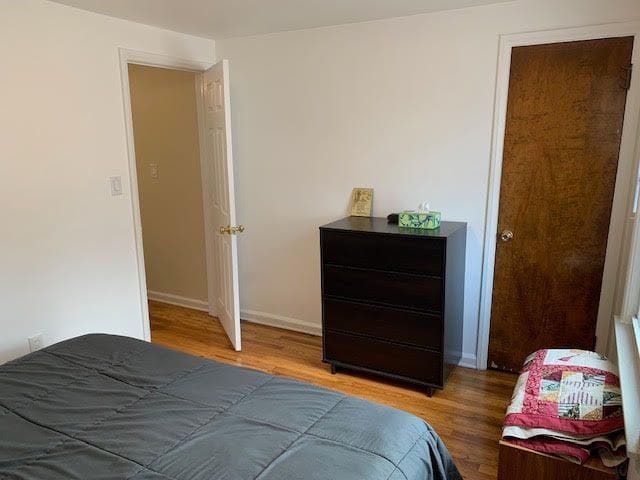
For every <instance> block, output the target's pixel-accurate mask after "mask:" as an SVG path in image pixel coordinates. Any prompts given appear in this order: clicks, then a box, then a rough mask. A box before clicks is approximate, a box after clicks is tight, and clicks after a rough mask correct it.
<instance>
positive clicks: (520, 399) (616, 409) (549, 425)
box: [503, 349, 626, 466]
mask: <svg viewBox="0 0 640 480" xmlns="http://www.w3.org/2000/svg"><path fill="white" fill-rule="evenodd" d="M623 428H624V421H623V417H622V399H621V395H620V380H619V378H618V375H617V369H616V367H615V365H613V364H612V363H611V362H609V361H607V359H606V358H604V357H602V356H600V355H598V354H597V353H594V352H589V351H585V350H569V349H552V350H539V351H537V352H535V353H533V354H531V355H530V356H529V357H528V358H527V359H526V361H525V364H524V367H523V369H522V372H521V374H520V377H519V378H518V382H517V384H516V388H515V391H514V395H513V398H512V400H511V405H510V406H509V408H508V410H507V416H506V418H505V421H504V430H503V437H504V438H506V439H508V440H509V441H510V442H512V443H516V444H519V445H522V446H524V447H527V448H530V449H533V450H537V451H542V452H545V453H552V454H556V455H559V456H562V457H564V458H567V459H569V460H571V461H574V462H577V463H584V462H585V461H586V460H588V459H589V457H590V455H591V451H593V450H595V451H597V452H598V453H599V454H600V455H601V457H602V459H603V462H604V463H605V465H609V466H615V465H618V464H619V463H621V462H622V461H624V460H625V458H626V456H625V453H624V448H623V446H624V432H623Z"/></svg>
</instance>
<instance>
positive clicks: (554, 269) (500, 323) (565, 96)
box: [489, 37, 633, 371]
mask: <svg viewBox="0 0 640 480" xmlns="http://www.w3.org/2000/svg"><path fill="white" fill-rule="evenodd" d="M632 48H633V37H624V38H610V39H601V40H589V41H581V42H568V43H556V44H550V45H533V46H525V47H517V48H514V49H513V51H512V56H511V73H510V81H509V97H508V103H507V117H506V130H505V139H504V155H503V165H502V180H501V186H500V210H499V214H498V240H497V248H496V263H495V274H494V284H493V304H492V310H491V333H490V338H489V367H490V368H498V369H502V370H511V371H517V370H519V368H520V367H521V366H522V362H523V361H524V359H525V358H526V356H527V355H528V354H529V353H531V352H533V351H535V350H537V349H540V348H553V347H571V348H584V349H593V347H594V345H595V329H596V320H597V314H598V305H599V301H600V290H601V286H602V272H603V269H604V258H605V251H606V247H607V237H608V233H609V220H610V216H611V207H612V203H613V192H614V186H615V179H616V171H617V168H618V156H619V150H620V138H621V134H622V122H623V117H624V108H625V101H626V96H627V89H626V81H625V80H626V77H627V71H628V67H629V66H630V63H631V52H632ZM503 232H504V233H505V238H504V240H503V239H502V238H501V233H503ZM509 232H512V233H513V237H512V238H509Z"/></svg>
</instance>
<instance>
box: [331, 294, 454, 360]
mask: <svg viewBox="0 0 640 480" xmlns="http://www.w3.org/2000/svg"><path fill="white" fill-rule="evenodd" d="M322 308H323V312H322V313H323V318H324V328H325V329H327V330H333V331H337V332H345V333H357V334H360V335H367V336H370V337H377V338H379V339H382V340H388V341H391V342H398V343H404V344H407V345H415V346H417V347H421V348H429V349H432V350H436V351H441V350H442V319H441V317H440V316H439V315H429V314H423V313H417V312H410V311H407V310H398V309H395V308H388V307H381V306H376V305H366V304H361V303H354V302H345V301H342V300H336V299H331V298H325V299H324V300H323V302H322Z"/></svg>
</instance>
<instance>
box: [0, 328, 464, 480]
mask: <svg viewBox="0 0 640 480" xmlns="http://www.w3.org/2000/svg"><path fill="white" fill-rule="evenodd" d="M0 478H2V479H29V480H31V479H37V480H42V479H66V480H68V479H133V480H167V479H173V480H183V479H190V480H191V479H193V480H196V479H198V480H199V479H203V480H204V479H207V480H212V479H252V480H253V479H260V480H274V479H277V480H283V479H306V480H308V479H345V480H349V479H368V480H376V479H384V480H400V479H403V480H418V479H420V480H432V479H433V480H459V479H460V478H461V477H460V475H459V473H458V471H457V469H456V467H455V465H454V464H453V461H452V459H451V457H450V455H449V453H448V451H447V449H446V448H445V446H444V445H443V444H442V442H441V440H440V439H439V437H438V435H437V434H436V433H435V432H434V431H433V429H432V428H431V427H430V426H429V425H428V424H426V423H425V422H424V421H423V420H421V419H419V418H417V417H415V416H413V415H410V414H408V413H405V412H402V411H399V410H395V409H392V408H388V407H385V406H382V405H377V404H374V403H370V402H367V401H364V400H360V399H358V398H354V397H351V396H347V395H343V394H341V393H337V392H333V391H330V390H325V389H322V388H318V387H315V386H312V385H309V384H306V383H303V382H298V381H294V380H290V379H287V378H282V377H278V376H272V375H268V374H265V373H262V372H258V371H255V370H250V369H246V368H238V367H234V366H230V365H226V364H222V363H218V362H214V361H211V360H207V359H203V358H199V357H194V356H191V355H186V354H184V353H179V352H176V351H173V350H169V349H166V348H162V347H159V346H155V345H152V344H150V343H147V342H143V341H140V340H135V339H131V338H126V337H119V336H112V335H100V334H94V335H86V336H82V337H77V338H74V339H71V340H67V341H64V342H61V343H58V344H55V345H52V346H50V347H47V348H45V349H43V350H39V351H37V352H34V353H31V354H29V355H27V356H25V357H22V358H19V359H17V360H14V361H11V362H8V363H6V364H4V365H2V366H0Z"/></svg>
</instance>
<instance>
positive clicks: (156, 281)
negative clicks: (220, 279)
mask: <svg viewBox="0 0 640 480" xmlns="http://www.w3.org/2000/svg"><path fill="white" fill-rule="evenodd" d="M128 72H129V86H130V93H131V114H132V119H133V137H134V146H135V152H136V173H137V182H138V198H139V203H140V216H141V221H142V237H143V242H144V264H145V274H146V279H147V297H148V299H149V300H156V301H160V302H164V303H172V304H179V305H182V306H187V307H191V308H197V309H204V310H208V305H209V300H208V290H207V282H208V281H214V278H211V279H208V278H207V268H206V266H207V259H206V243H205V230H204V212H203V196H202V175H201V171H200V149H199V138H198V108H197V98H196V79H197V74H196V73H195V72H189V71H186V70H173V69H166V68H158V67H150V66H146V65H135V64H130V65H129V68H128Z"/></svg>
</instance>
